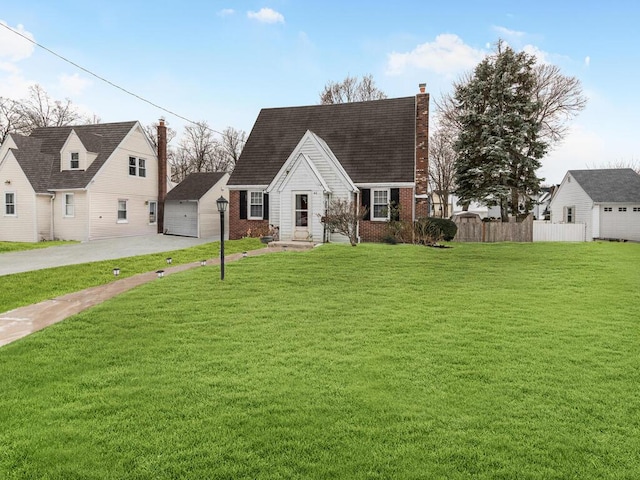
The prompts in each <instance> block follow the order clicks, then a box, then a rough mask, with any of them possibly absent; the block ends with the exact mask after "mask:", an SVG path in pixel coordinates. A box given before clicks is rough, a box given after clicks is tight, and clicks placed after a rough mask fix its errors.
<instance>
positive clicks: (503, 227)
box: [453, 215, 533, 242]
mask: <svg viewBox="0 0 640 480" xmlns="http://www.w3.org/2000/svg"><path fill="white" fill-rule="evenodd" d="M456 224H457V225H458V232H457V233H456V236H455V238H454V239H453V240H454V242H532V241H533V217H532V216H531V215H529V216H528V217H527V218H525V219H524V220H523V221H522V222H509V223H502V222H483V221H481V220H480V219H479V218H478V219H477V220H476V221H473V220H472V219H469V220H467V221H462V222H456Z"/></svg>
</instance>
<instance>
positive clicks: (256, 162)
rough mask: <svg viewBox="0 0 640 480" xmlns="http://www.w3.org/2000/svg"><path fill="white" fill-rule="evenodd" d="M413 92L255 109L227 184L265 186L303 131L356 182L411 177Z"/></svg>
mask: <svg viewBox="0 0 640 480" xmlns="http://www.w3.org/2000/svg"><path fill="white" fill-rule="evenodd" d="M415 101H416V100H415V97H403V98H394V99H385V100H374V101H368V102H353V103H342V104H334V105H312V106H303V107H286V108H266V109H262V110H261V111H260V114H259V115H258V118H257V119H256V122H255V124H254V126H253V129H252V130H251V133H250V134H249V138H248V139H247V143H246V145H245V147H244V149H243V151H242V154H241V155H240V158H239V159H238V162H237V164H236V167H235V170H234V171H233V173H232V174H231V178H230V179H229V185H268V184H269V183H271V181H272V180H273V178H274V177H275V175H276V174H277V173H278V171H279V169H280V167H281V166H282V165H283V163H284V162H285V161H286V160H287V158H288V157H289V155H290V154H291V152H292V151H293V150H294V148H295V147H296V145H297V144H298V142H299V141H300V139H301V138H302V137H303V135H304V134H305V133H306V131H307V130H311V131H312V132H313V133H314V134H316V135H318V136H319V137H320V138H322V139H323V140H324V141H325V142H326V143H327V145H328V146H329V148H330V149H331V151H333V153H334V154H335V155H336V157H337V158H338V160H339V161H340V164H341V165H342V166H343V168H344V169H345V171H346V172H347V174H348V175H349V176H350V178H351V180H353V182H355V183H380V182H413V181H414V180H415V134H416V129H415V122H416V104H415Z"/></svg>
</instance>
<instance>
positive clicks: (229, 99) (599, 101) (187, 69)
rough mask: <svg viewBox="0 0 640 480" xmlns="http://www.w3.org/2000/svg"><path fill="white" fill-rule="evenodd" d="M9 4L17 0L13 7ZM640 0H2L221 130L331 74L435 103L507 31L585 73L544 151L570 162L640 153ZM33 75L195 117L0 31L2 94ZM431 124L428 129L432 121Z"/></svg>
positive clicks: (33, 24)
mask: <svg viewBox="0 0 640 480" xmlns="http://www.w3.org/2000/svg"><path fill="white" fill-rule="evenodd" d="M7 3H8V4H7ZM639 21H640V2H636V1H633V0H627V1H619V0H612V1H609V2H602V1H592V0H583V1H572V0H567V1H557V0H556V1H546V0H544V1H537V2H514V1H492V0H487V1H484V2H477V1H449V2H435V1H434V2H429V1H424V0H423V1H410V0H395V1H393V2H383V1H377V0H369V1H368V2H364V1H351V2H348V1H344V0H343V1H334V0H323V1H311V0H310V1H304V2H303V1H294V0H272V1H260V2H256V1H241V2H233V1H207V2H205V1H201V2H198V1H190V0H184V1H182V2H175V1H173V2H168V1H162V0H158V1H155V2H143V1H139V0H128V1H119V0H116V1H109V2H91V1H86V0H58V1H56V2H51V1H50V0H46V1H31V0H23V1H21V2H5V5H3V6H2V7H1V8H0V22H1V23H3V24H5V25H8V26H9V27H11V28H13V29H16V30H19V31H20V32H22V33H23V34H25V35H27V36H29V37H30V38H32V39H33V40H35V41H36V42H38V43H40V44H42V45H44V46H46V47H47V48H49V49H51V50H53V51H55V52H56V53H58V54H59V55H61V56H64V57H66V58H68V59H70V60H72V61H73V62H75V63H77V64H78V65H81V66H82V67H84V68H86V69H88V70H90V71H92V72H94V73H96V74H98V75H100V76H102V77H104V78H106V79H108V80H109V81H111V82H113V83H115V84H117V85H119V86H121V87H123V88H125V89H126V90H129V91H131V92H133V93H135V94H137V95H139V96H141V97H144V98H145V99H148V100H150V101H152V102H153V103H156V104H158V105H160V106H162V107H164V108H166V109H168V110H171V111H173V112H176V113H177V114H179V115H181V116H184V117H186V118H189V119H192V120H206V121H207V122H208V123H209V125H210V126H211V127H212V128H214V129H217V130H222V129H224V128H225V127H226V126H233V127H235V128H239V129H242V130H245V131H246V132H247V133H249V131H250V130H251V127H252V126H253V122H254V121H255V118H256V117H257V115H258V112H259V111H260V109H261V108H265V107H282V106H293V105H311V104H316V103H318V97H319V92H320V91H321V90H322V88H323V86H324V85H325V84H326V83H327V82H329V81H340V80H342V79H344V77H345V76H347V75H351V76H362V75H366V74H372V75H373V76H374V79H375V81H376V84H377V86H378V87H379V88H380V89H381V90H383V91H384V92H385V93H386V94H387V95H388V96H389V97H403V96H409V95H414V94H415V93H417V91H418V84H419V83H421V82H426V83H427V91H428V92H430V93H431V95H432V102H431V104H432V107H433V99H435V98H437V97H439V96H440V95H441V94H442V93H443V92H447V91H450V89H451V84H452V81H453V80H455V79H456V78H458V77H459V76H460V75H461V74H462V73H463V72H465V71H468V70H470V69H472V68H473V67H474V66H475V65H476V64H477V63H478V62H479V61H480V60H481V59H482V56H483V55H484V54H486V53H487V52H489V51H490V50H491V48H492V45H493V44H495V42H496V41H497V40H498V38H502V39H504V40H505V41H507V42H508V43H509V44H510V45H511V46H512V47H514V48H515V49H517V50H520V49H525V50H527V51H529V52H532V53H536V54H537V56H538V58H539V59H540V60H541V61H546V62H549V63H553V64H556V65H558V66H559V67H560V68H561V69H562V72H563V73H564V74H566V75H571V76H576V77H578V78H579V79H580V80H581V82H582V85H583V88H584V92H585V94H586V95H587V96H588V98H589V103H588V106H587V108H586V109H585V110H584V111H583V112H582V113H581V114H580V115H579V116H578V117H577V119H575V120H573V121H572V123H571V133H570V135H569V136H568V137H567V138H566V139H565V141H564V142H563V143H562V144H561V145H559V146H557V147H556V148H555V150H554V151H552V152H551V153H550V154H549V155H548V156H547V157H546V158H545V159H544V160H543V167H542V169H541V171H540V174H541V176H543V177H545V178H546V180H547V183H559V182H560V181H561V180H562V177H563V175H564V173H565V172H566V170H568V169H575V168H586V167H589V166H591V167H593V166H596V165H600V164H604V163H608V162H613V161H620V160H623V161H630V160H638V159H640V140H639V138H640V134H639V133H638V129H639V128H640V95H638V83H639V81H638V79H639V78H640V72H639V69H640V48H639V47H640V29H639V28H638V22H639ZM33 83H39V84H40V85H42V86H43V87H44V88H45V90H46V91H47V92H49V94H50V95H52V96H53V97H54V98H60V99H61V98H66V97H68V98H70V99H71V100H72V101H73V102H74V103H75V104H77V105H78V106H80V107H81V108H82V109H83V111H85V112H86V113H95V114H96V115H98V116H99V117H100V118H101V119H102V121H105V122H112V121H125V120H139V121H141V122H142V123H143V124H149V123H151V122H153V121H156V120H157V119H158V118H159V117H161V116H164V117H166V119H167V121H168V122H169V125H170V126H171V127H173V128H175V129H176V130H178V132H180V131H181V130H182V128H183V126H184V125H185V121H183V120H182V119H180V118H178V117H175V116H173V115H171V114H168V113H166V112H164V111H162V110H159V109H157V108H154V107H152V106H150V105H148V104H147V103H145V102H143V101H141V100H139V99H136V98H134V97H132V96H130V95H127V94H126V93H124V92H122V91H121V90H119V89H117V88H114V87H113V86H110V85H108V84H106V83H104V82H102V81H100V80H98V79H97V78H95V77H92V76H91V75H89V74H87V73H85V72H84V71H82V70H80V69H78V68H76V67H74V66H72V65H70V64H68V63H66V62H64V61H62V60H61V59H59V58H57V57H55V56H54V55H52V54H50V53H48V52H46V51H45V50H42V49H40V48H38V47H34V46H33V44H31V43H29V42H27V41H26V40H24V39H22V38H20V37H19V36H17V35H15V34H13V33H11V32H10V31H8V30H6V29H5V28H0V96H4V97H11V98H22V97H24V96H25V95H26V92H27V86H28V85H29V84H33ZM434 126H435V125H434V122H433V121H432V123H431V127H432V128H433V127H434Z"/></svg>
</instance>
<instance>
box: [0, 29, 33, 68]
mask: <svg viewBox="0 0 640 480" xmlns="http://www.w3.org/2000/svg"><path fill="white" fill-rule="evenodd" d="M0 23H1V24H2V25H3V26H0V59H5V60H8V61H10V62H17V61H19V60H23V59H25V58H29V57H30V56H31V54H32V53H33V50H34V48H35V45H34V44H33V43H31V42H29V41H28V40H27V39H25V38H23V37H21V36H20V35H23V36H24V37H27V38H29V39H31V40H33V35H32V34H31V33H29V32H27V31H26V30H25V29H24V26H23V25H18V26H17V27H15V28H14V27H11V26H9V25H8V24H7V23H6V22H4V21H2V20H0ZM6 27H8V28H10V29H11V30H15V31H16V32H18V33H19V34H20V35H18V34H17V33H14V32H12V31H11V30H8V29H7V28H6Z"/></svg>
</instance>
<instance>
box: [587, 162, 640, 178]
mask: <svg viewBox="0 0 640 480" xmlns="http://www.w3.org/2000/svg"><path fill="white" fill-rule="evenodd" d="M587 168H590V169H594V168H630V169H632V170H633V171H635V172H636V173H637V174H638V175H640V160H638V159H637V158H632V159H631V160H612V161H611V162H607V163H601V164H598V165H588V166H587Z"/></svg>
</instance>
